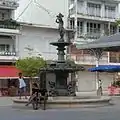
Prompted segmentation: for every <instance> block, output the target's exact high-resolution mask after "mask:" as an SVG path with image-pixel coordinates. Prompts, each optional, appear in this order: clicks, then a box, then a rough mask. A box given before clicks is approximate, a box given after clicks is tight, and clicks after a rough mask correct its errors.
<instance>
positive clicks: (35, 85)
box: [32, 83, 40, 96]
mask: <svg viewBox="0 0 120 120" xmlns="http://www.w3.org/2000/svg"><path fill="white" fill-rule="evenodd" d="M39 92H40V89H39V87H38V85H37V83H34V84H33V88H32V95H33V94H35V93H36V94H37V96H38V94H39Z"/></svg>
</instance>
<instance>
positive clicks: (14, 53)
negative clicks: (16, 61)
mask: <svg viewBox="0 0 120 120" xmlns="http://www.w3.org/2000/svg"><path fill="white" fill-rule="evenodd" d="M0 56H16V52H0Z"/></svg>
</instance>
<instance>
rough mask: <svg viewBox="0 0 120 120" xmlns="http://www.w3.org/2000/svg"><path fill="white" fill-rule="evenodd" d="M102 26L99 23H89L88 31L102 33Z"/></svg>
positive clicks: (89, 32)
mask: <svg viewBox="0 0 120 120" xmlns="http://www.w3.org/2000/svg"><path fill="white" fill-rule="evenodd" d="M100 29H101V26H100V24H99V23H89V22H88V23H87V33H88V34H91V35H92V34H93V35H94V34H96V33H97V34H100Z"/></svg>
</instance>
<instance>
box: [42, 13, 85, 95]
mask: <svg viewBox="0 0 120 120" xmlns="http://www.w3.org/2000/svg"><path fill="white" fill-rule="evenodd" d="M63 17H64V16H63V15H62V14H61V13H59V15H57V19H56V23H58V25H59V29H58V30H59V33H60V39H59V40H58V41H57V42H52V43H50V44H51V45H53V46H56V47H57V51H58V53H57V55H58V60H57V61H52V63H51V64H49V65H48V66H47V68H42V69H40V71H41V72H40V74H41V77H40V79H41V80H40V81H42V82H41V83H44V82H45V81H48V82H46V84H45V85H43V84H41V87H46V86H50V87H47V89H48V91H49V92H52V95H56V96H68V95H75V84H72V83H71V87H70V86H68V76H69V74H70V73H75V72H76V71H80V70H84V68H83V67H82V66H78V65H75V64H71V63H70V62H68V61H67V60H65V52H64V51H65V50H66V46H69V45H70V44H71V43H70V42H66V41H65V40H64V35H65V29H64V27H63V26H64V22H63ZM49 73H52V74H54V76H55V77H54V80H52V81H51V80H50V78H49V79H46V77H42V76H47V74H49ZM43 74H44V75H43ZM42 78H43V79H42ZM47 84H49V85H47ZM69 88H70V89H71V90H68V89H69ZM53 93H54V94H53Z"/></svg>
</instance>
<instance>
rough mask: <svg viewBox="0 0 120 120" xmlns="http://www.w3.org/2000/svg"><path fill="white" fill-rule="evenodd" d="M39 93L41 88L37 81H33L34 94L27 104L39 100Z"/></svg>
mask: <svg viewBox="0 0 120 120" xmlns="http://www.w3.org/2000/svg"><path fill="white" fill-rule="evenodd" d="M39 93H40V89H39V87H38V85H37V83H33V88H32V95H31V96H30V98H29V101H28V103H27V104H26V106H28V105H29V104H31V103H32V101H36V100H38V96H39Z"/></svg>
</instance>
